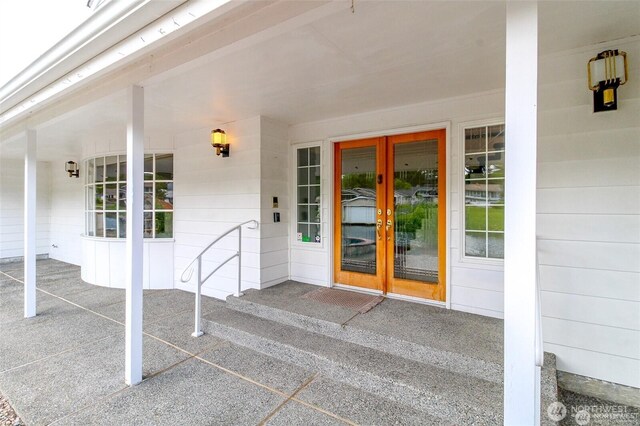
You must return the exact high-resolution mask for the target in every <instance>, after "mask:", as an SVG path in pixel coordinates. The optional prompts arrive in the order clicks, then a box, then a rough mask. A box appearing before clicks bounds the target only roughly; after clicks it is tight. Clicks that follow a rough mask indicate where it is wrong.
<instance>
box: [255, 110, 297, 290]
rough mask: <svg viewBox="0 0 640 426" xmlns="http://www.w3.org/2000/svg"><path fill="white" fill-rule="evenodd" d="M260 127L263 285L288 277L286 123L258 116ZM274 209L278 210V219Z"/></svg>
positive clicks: (287, 146)
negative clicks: (277, 221)
mask: <svg viewBox="0 0 640 426" xmlns="http://www.w3.org/2000/svg"><path fill="white" fill-rule="evenodd" d="M260 129H261V132H260V133H261V141H260V163H261V164H260V200H261V201H260V202H261V208H262V211H261V213H260V223H261V227H260V284H261V288H265V287H269V286H271V285H275V284H279V283H281V282H283V281H286V280H288V279H289V224H290V210H289V207H290V205H291V202H290V198H289V192H290V186H289V175H290V171H289V168H288V167H287V166H288V164H289V144H288V140H289V126H288V125H286V124H283V123H279V122H277V121H274V120H272V119H269V118H266V117H262V118H261V127H260ZM273 197H278V207H277V208H274V207H273ZM274 212H278V213H280V222H279V223H274V218H273V213H274Z"/></svg>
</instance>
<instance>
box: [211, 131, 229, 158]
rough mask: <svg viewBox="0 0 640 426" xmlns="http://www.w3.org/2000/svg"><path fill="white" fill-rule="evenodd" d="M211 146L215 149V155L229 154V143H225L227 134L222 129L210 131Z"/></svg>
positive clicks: (225, 155) (226, 155)
mask: <svg viewBox="0 0 640 426" xmlns="http://www.w3.org/2000/svg"><path fill="white" fill-rule="evenodd" d="M211 146H212V147H214V148H215V149H216V155H220V154H222V156H223V157H228V156H229V144H228V143H227V134H226V133H225V132H224V130H222V129H215V130H212V131H211Z"/></svg>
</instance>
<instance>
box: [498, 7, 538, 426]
mask: <svg viewBox="0 0 640 426" xmlns="http://www.w3.org/2000/svg"><path fill="white" fill-rule="evenodd" d="M506 25H507V32H506V35H507V49H506V65H507V67H506V87H505V97H506V99H505V110H506V113H505V120H506V125H505V129H506V146H507V153H506V165H505V169H506V190H505V199H506V206H505V252H504V254H505V255H504V424H506V425H533V424H536V422H538V421H539V417H538V415H537V410H539V397H540V396H539V394H538V393H537V391H536V389H537V386H536V377H537V373H536V372H537V369H538V367H536V365H535V323H536V320H535V318H536V310H535V300H536V146H537V132H536V129H537V95H538V5H537V3H536V2H533V1H526V2H507V23H506Z"/></svg>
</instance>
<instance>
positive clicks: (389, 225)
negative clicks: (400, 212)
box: [385, 219, 393, 240]
mask: <svg viewBox="0 0 640 426" xmlns="http://www.w3.org/2000/svg"><path fill="white" fill-rule="evenodd" d="M392 226H393V222H392V221H391V219H387V226H386V227H385V230H386V231H387V240H391V235H389V229H391V227H392Z"/></svg>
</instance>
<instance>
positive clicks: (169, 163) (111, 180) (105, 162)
mask: <svg viewBox="0 0 640 426" xmlns="http://www.w3.org/2000/svg"><path fill="white" fill-rule="evenodd" d="M84 170H85V173H84V175H85V206H86V208H85V212H86V214H85V216H86V225H85V233H86V235H88V236H92V237H103V238H125V237H126V225H127V217H126V214H127V212H126V210H127V156H126V155H110V156H106V157H97V158H91V159H89V160H86V161H85V163H84ZM144 237H145V238H173V154H146V155H145V157H144Z"/></svg>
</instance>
